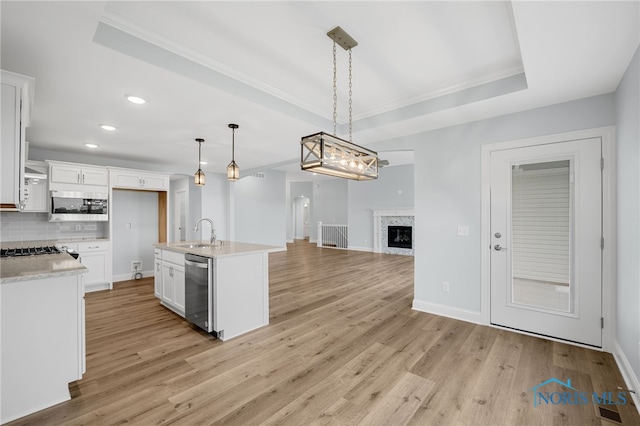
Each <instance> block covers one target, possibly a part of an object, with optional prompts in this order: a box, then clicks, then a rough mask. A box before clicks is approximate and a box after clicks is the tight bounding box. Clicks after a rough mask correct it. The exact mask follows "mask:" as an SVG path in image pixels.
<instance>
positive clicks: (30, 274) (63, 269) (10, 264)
mask: <svg viewBox="0 0 640 426" xmlns="http://www.w3.org/2000/svg"><path fill="white" fill-rule="evenodd" d="M87 271H88V269H87V268H86V267H85V266H84V265H83V264H82V263H80V262H78V261H77V260H76V259H74V258H73V257H71V255H69V254H67V253H60V254H41V255H37V256H18V257H7V258H2V259H0V284H5V283H10V282H16V281H30V280H38V279H43V278H50V277H58V276H63V275H78V274H83V273H85V272H87Z"/></svg>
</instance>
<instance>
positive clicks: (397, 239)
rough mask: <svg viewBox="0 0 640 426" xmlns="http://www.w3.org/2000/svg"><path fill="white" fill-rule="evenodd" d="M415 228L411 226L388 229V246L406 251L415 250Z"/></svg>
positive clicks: (390, 226) (390, 227) (389, 227)
mask: <svg viewBox="0 0 640 426" xmlns="http://www.w3.org/2000/svg"><path fill="white" fill-rule="evenodd" d="M412 230H413V227H411V226H392V225H389V226H388V227H387V246H389V247H397V248H404V249H411V248H413V246H412V242H413V236H412V235H411V234H412Z"/></svg>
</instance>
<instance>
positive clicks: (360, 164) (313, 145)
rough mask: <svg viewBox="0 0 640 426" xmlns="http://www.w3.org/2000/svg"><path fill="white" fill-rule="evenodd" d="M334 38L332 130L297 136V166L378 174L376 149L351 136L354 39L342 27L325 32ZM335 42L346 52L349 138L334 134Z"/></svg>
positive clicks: (366, 176)
mask: <svg viewBox="0 0 640 426" xmlns="http://www.w3.org/2000/svg"><path fill="white" fill-rule="evenodd" d="M327 36H328V37H329V38H331V39H332V40H333V134H332V135H331V134H328V133H325V132H319V133H314V134H312V135H309V136H305V137H303V138H302V139H301V140H300V147H301V151H300V168H301V169H302V170H307V171H310V172H314V173H322V174H325V175H329V176H335V177H341V178H345V179H353V180H372V179H377V178H378V153H377V152H375V151H371V150H370V149H367V148H363V147H361V146H358V145H356V144H354V143H353V142H352V141H351V139H352V134H353V126H352V119H351V115H352V108H351V104H352V102H351V95H352V90H351V88H352V78H351V70H352V61H351V48H353V47H356V46H357V45H358V42H357V41H355V40H354V39H353V38H352V37H351V36H350V35H349V34H347V33H346V31H344V30H343V29H342V28H340V27H335V28H334V29H332V30H331V31H329V32H328V33H327ZM336 44H339V45H340V47H342V48H343V49H344V50H346V51H347V52H348V53H349V141H346V140H344V139H341V138H339V137H338V136H336V127H337V125H336V122H337V102H338V101H337V100H338V94H337V92H338V90H337V85H336Z"/></svg>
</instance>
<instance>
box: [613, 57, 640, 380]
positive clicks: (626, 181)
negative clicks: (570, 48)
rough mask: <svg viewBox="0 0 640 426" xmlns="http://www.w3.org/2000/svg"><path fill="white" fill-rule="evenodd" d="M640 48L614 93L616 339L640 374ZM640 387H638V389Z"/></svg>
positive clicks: (634, 368)
mask: <svg viewBox="0 0 640 426" xmlns="http://www.w3.org/2000/svg"><path fill="white" fill-rule="evenodd" d="M639 52H640V49H639V50H636V53H635V56H634V57H633V59H632V61H631V64H630V65H629V68H628V69H627V71H626V73H625V75H624V77H623V79H622V81H621V83H620V85H619V86H618V89H617V90H616V93H615V109H616V117H617V122H616V124H617V128H616V136H617V137H616V139H617V154H618V156H617V161H618V174H617V181H618V211H617V215H618V216H617V225H618V230H619V231H618V246H617V255H618V265H617V266H618V267H617V275H618V279H617V284H618V299H617V300H618V312H617V313H618V318H617V320H618V323H617V328H618V332H617V340H618V343H619V345H620V348H621V349H622V351H623V352H624V356H625V357H626V359H627V360H628V362H629V364H630V366H631V368H632V369H633V371H634V373H635V376H636V381H637V380H638V379H637V378H638V377H640V308H639V307H640V223H639V222H640V172H639V169H640V124H639V121H640V85H639V83H638V82H639V81H640V53H639ZM638 390H639V389H636V391H638Z"/></svg>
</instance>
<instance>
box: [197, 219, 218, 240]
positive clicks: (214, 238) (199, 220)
mask: <svg viewBox="0 0 640 426" xmlns="http://www.w3.org/2000/svg"><path fill="white" fill-rule="evenodd" d="M203 220H206V221H207V222H209V225H211V236H210V237H209V243H210V244H215V243H216V230H215V229H214V228H213V221H212V220H211V219H207V218H206V217H204V218H202V219H198V221H197V222H196V226H194V227H193V232H198V225H200V222H202V221H203Z"/></svg>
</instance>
